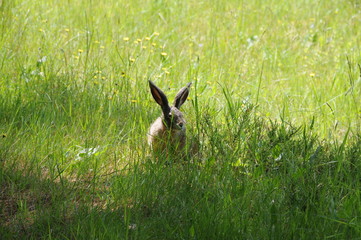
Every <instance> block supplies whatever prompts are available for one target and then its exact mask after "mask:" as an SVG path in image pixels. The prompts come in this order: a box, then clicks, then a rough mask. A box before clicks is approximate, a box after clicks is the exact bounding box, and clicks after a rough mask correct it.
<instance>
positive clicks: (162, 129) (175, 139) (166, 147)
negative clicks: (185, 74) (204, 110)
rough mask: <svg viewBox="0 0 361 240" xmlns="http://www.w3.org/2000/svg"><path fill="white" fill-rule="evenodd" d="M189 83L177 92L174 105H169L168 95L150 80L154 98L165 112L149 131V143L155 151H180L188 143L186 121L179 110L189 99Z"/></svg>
mask: <svg viewBox="0 0 361 240" xmlns="http://www.w3.org/2000/svg"><path fill="white" fill-rule="evenodd" d="M191 84H192V83H188V84H187V86H186V87H183V88H182V89H180V90H179V92H178V93H177V95H176V97H175V99H174V102H173V106H169V103H168V99H167V97H166V95H165V94H164V93H163V91H162V90H160V89H159V88H158V87H157V86H156V85H155V84H154V83H153V82H152V81H149V87H150V91H151V93H152V95H153V98H154V100H155V101H156V102H157V103H158V104H159V105H160V106H161V108H162V111H163V114H162V116H161V117H159V118H157V119H156V120H155V121H154V123H153V124H152V125H151V126H150V129H149V133H148V144H149V145H150V147H151V148H152V151H153V152H157V153H166V154H168V153H169V152H172V153H179V152H182V150H183V149H184V147H185V144H186V121H185V120H184V117H183V114H182V112H181V111H180V110H179V109H180V107H181V106H182V105H183V103H184V102H185V101H186V100H187V97H188V94H189V88H190V86H191Z"/></svg>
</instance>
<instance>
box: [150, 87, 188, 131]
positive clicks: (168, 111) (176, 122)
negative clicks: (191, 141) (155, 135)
mask: <svg viewBox="0 0 361 240" xmlns="http://www.w3.org/2000/svg"><path fill="white" fill-rule="evenodd" d="M191 84H192V83H188V84H187V86H185V87H183V88H182V89H181V90H179V92H178V93H177V95H176V96H175V99H174V102H173V106H169V103H168V99H167V96H166V95H165V94H164V93H163V91H162V90H160V89H159V88H158V87H157V86H156V85H155V84H154V83H153V82H152V81H149V87H150V91H151V93H152V95H153V98H154V100H155V101H156V102H157V103H158V104H159V105H160V106H161V108H162V111H163V116H162V119H163V123H164V125H165V126H166V127H167V128H168V129H171V130H184V129H185V123H186V122H185V120H184V118H183V114H182V112H181V111H180V107H181V106H182V105H183V103H184V102H185V101H186V100H187V97H188V94H189V88H190V86H191Z"/></svg>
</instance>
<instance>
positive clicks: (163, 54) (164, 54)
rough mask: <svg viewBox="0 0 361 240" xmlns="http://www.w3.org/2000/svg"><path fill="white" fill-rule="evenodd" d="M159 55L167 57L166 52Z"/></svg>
mask: <svg viewBox="0 0 361 240" xmlns="http://www.w3.org/2000/svg"><path fill="white" fill-rule="evenodd" d="M160 55H162V56H163V57H165V56H167V55H168V54H167V53H166V52H161V53H160Z"/></svg>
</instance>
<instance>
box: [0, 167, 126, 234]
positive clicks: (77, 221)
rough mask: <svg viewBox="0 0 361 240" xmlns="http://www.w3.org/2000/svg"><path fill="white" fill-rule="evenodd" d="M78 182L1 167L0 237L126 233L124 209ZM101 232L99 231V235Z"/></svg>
mask: <svg viewBox="0 0 361 240" xmlns="http://www.w3.org/2000/svg"><path fill="white" fill-rule="evenodd" d="M84 186H86V185H85V184H84V182H83V183H82V187H80V184H79V183H72V182H66V183H64V182H63V183H62V184H61V183H60V182H58V183H57V182H51V181H50V180H48V179H41V178H39V177H32V176H24V175H23V174H22V173H21V171H10V170H4V169H0V189H1V190H0V236H1V239H42V238H47V239H52V238H57V239H58V238H62V239H94V238H97V237H98V238H102V239H106V238H114V237H121V236H125V235H126V234H127V231H128V230H129V229H128V228H126V227H125V224H124V217H123V211H122V210H121V209H119V208H118V209H111V207H109V206H107V203H106V201H105V200H104V199H102V198H101V197H99V196H98V195H96V194H93V193H92V192H91V191H92V190H91V189H85V188H84ZM94 196H95V197H94ZM99 234H100V235H99Z"/></svg>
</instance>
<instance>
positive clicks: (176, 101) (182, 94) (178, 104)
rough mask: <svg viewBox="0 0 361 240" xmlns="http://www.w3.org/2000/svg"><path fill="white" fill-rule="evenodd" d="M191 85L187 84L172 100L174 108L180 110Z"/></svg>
mask: <svg viewBox="0 0 361 240" xmlns="http://www.w3.org/2000/svg"><path fill="white" fill-rule="evenodd" d="M191 85H192V83H191V82H190V83H188V84H187V86H185V87H184V88H182V89H181V90H179V92H178V93H177V95H176V96H175V98H174V103H173V105H174V107H176V108H178V109H180V107H181V106H182V105H183V103H184V102H185V101H186V100H187V97H188V95H189V88H190V86H191Z"/></svg>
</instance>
